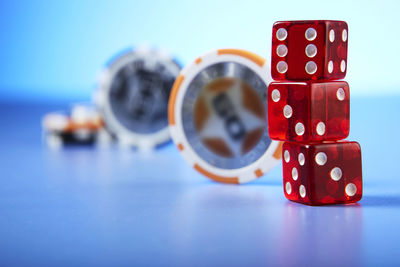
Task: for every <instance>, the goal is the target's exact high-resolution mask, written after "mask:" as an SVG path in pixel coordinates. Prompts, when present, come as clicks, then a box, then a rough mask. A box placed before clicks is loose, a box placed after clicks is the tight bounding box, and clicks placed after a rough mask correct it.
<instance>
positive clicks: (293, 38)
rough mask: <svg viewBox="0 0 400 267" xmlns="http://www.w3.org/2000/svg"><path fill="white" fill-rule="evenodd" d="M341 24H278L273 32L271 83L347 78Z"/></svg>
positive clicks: (345, 32)
mask: <svg viewBox="0 0 400 267" xmlns="http://www.w3.org/2000/svg"><path fill="white" fill-rule="evenodd" d="M347 36H348V27H347V23H346V22H344V21H332V20H316V21H278V22H275V23H274V25H273V29H272V56H271V74H272V78H273V79H274V80H337V79H343V78H344V77H345V76H346V70H347V43H348V40H347Z"/></svg>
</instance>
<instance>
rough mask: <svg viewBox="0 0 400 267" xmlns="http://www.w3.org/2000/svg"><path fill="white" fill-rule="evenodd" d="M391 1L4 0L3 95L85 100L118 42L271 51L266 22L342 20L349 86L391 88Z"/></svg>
mask: <svg viewBox="0 0 400 267" xmlns="http://www.w3.org/2000/svg"><path fill="white" fill-rule="evenodd" d="M399 10H400V4H399V3H397V2H396V1H377V2H375V3H370V2H365V1H353V2H351V1H326V2H322V1H273V2H268V1H218V2H217V1H198V2H189V1H46V0H42V1H8V2H3V3H2V5H1V8H0V32H1V37H0V38H1V39H0V40H1V41H0V62H1V64H0V97H1V98H2V99H3V100H13V99H27V100H43V99H44V100H49V101H51V100H77V99H82V100H85V99H89V98H90V96H91V93H92V92H93V89H94V87H95V83H96V77H97V73H98V72H99V70H100V69H101V67H102V66H103V65H104V63H105V62H106V61H107V60H108V59H109V58H110V57H111V56H112V55H113V54H115V53H116V52H118V50H120V49H123V48H126V47H127V46H130V45H137V44H143V43H144V44H151V45H156V46H158V47H162V48H164V49H167V50H168V51H170V52H171V53H172V54H174V55H175V56H176V57H177V58H179V59H180V60H181V61H182V62H183V63H188V62H190V61H191V60H193V59H194V58H196V57H198V56H199V55H200V54H202V53H204V52H206V51H208V50H211V49H216V48H222V47H235V48H243V49H247V50H250V51H253V52H256V53H258V54H260V55H262V56H264V57H266V58H268V59H269V58H270V52H269V49H270V38H271V37H270V35H271V26H272V23H273V22H274V21H276V20H287V19H340V20H346V21H347V22H348V24H349V59H348V76H347V78H346V79H347V81H348V82H349V83H350V85H351V88H352V94H353V96H354V95H356V96H357V95H364V94H393V93H396V94H397V93H398V88H399V85H400V75H398V73H397V71H398V64H399V62H400V54H399V53H398V51H397V49H398V44H399V43H400V34H399V29H398V28H399V22H398V18H399V17H398V12H399Z"/></svg>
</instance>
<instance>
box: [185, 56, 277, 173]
mask: <svg viewBox="0 0 400 267" xmlns="http://www.w3.org/2000/svg"><path fill="white" fill-rule="evenodd" d="M266 92H267V86H266V84H265V82H264V81H263V79H262V78H261V77H260V76H259V74H258V73H257V72H255V71H254V70H253V69H251V68H249V67H248V66H245V65H243V64H241V63H237V62H217V63H213V64H211V65H208V66H207V67H205V68H204V69H202V70H200V71H199V72H198V73H197V74H196V75H195V76H194V77H193V79H191V81H190V83H189V84H188V87H187V90H186V92H185V95H184V97H183V98H184V99H183V104H182V109H181V114H182V117H181V119H182V126H183V130H184V133H185V136H186V138H187V141H188V142H189V144H190V145H191V147H192V148H193V150H194V151H195V152H196V153H197V154H198V155H199V156H200V157H201V158H202V159H203V160H205V161H206V162H208V163H209V164H211V165H213V166H215V167H219V168H223V169H238V168H242V167H245V166H248V165H249V164H251V163H253V162H255V161H256V160H258V159H259V158H260V157H261V156H262V155H263V154H264V153H265V151H267V149H268V147H269V145H270V143H271V139H270V138H269V137H268V130H267V115H266V113H267V112H266V110H267V104H266V102H267V101H266V97H267V95H266Z"/></svg>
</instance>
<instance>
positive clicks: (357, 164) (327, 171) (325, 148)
mask: <svg viewBox="0 0 400 267" xmlns="http://www.w3.org/2000/svg"><path fill="white" fill-rule="evenodd" d="M347 30H348V29H347V23H346V22H344V21H330V20H317V21H279V22H276V23H275V24H274V25H273V30H272V57H271V64H272V66H271V70H272V78H273V79H274V80H276V81H275V82H272V83H271V84H270V85H269V87H268V124H269V135H270V137H271V139H274V140H281V141H285V143H284V145H283V148H282V152H283V157H282V163H283V187H284V193H285V196H286V198H288V199H289V200H292V201H296V202H300V203H303V204H308V205H324V204H340V203H353V202H357V201H359V200H360V199H361V197H362V170H361V148H360V145H359V144H358V143H357V142H349V141H339V140H342V139H345V138H346V137H347V136H348V135H349V126H350V122H349V115H350V102H349V100H350V92H349V85H348V83H347V82H345V81H341V80H340V79H343V78H344V77H345V76H346V66H347V64H346V63H347V34H348V32H347Z"/></svg>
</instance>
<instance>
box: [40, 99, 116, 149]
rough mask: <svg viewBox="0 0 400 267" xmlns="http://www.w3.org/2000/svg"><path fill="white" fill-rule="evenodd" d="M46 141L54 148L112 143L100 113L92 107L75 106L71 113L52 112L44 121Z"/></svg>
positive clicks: (85, 105)
mask: <svg viewBox="0 0 400 267" xmlns="http://www.w3.org/2000/svg"><path fill="white" fill-rule="evenodd" d="M42 126H43V130H44V139H45V141H46V143H47V145H49V146H50V147H52V148H59V147H61V146H63V145H74V144H76V145H92V144H95V143H100V144H106V143H108V142H109V141H110V138H111V137H110V136H109V134H108V133H107V132H106V131H105V129H104V123H103V120H102V119H101V117H100V115H99V113H98V112H97V110H96V109H95V108H94V107H93V106H92V105H87V104H75V105H74V106H73V107H72V109H71V112H70V113H69V114H68V113H65V112H51V113H48V114H46V115H45V116H44V117H43V119H42Z"/></svg>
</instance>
